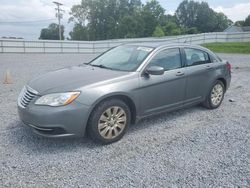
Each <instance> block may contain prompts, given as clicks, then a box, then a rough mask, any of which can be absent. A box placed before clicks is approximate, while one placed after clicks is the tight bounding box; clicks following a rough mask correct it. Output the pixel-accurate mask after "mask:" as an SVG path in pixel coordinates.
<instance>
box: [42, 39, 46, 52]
mask: <svg viewBox="0 0 250 188" xmlns="http://www.w3.org/2000/svg"><path fill="white" fill-rule="evenodd" d="M42 43H43V53H45V42H44V41H43V42H42Z"/></svg>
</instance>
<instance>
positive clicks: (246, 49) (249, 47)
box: [202, 42, 250, 54]
mask: <svg viewBox="0 0 250 188" xmlns="http://www.w3.org/2000/svg"><path fill="white" fill-rule="evenodd" d="M202 46H204V47H206V48H208V49H210V50H212V51H213V52H217V53H237V54H250V42H216V43H207V44H203V45H202Z"/></svg>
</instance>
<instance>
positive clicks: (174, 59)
mask: <svg viewBox="0 0 250 188" xmlns="http://www.w3.org/2000/svg"><path fill="white" fill-rule="evenodd" d="M149 66H160V67H163V68H164V70H165V71H166V70H172V69H177V68H180V67H181V56H180V50H179V48H173V49H166V50H162V51H160V52H159V53H158V54H156V55H155V56H154V57H153V59H152V60H151V62H150V63H149Z"/></svg>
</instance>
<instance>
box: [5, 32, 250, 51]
mask: <svg viewBox="0 0 250 188" xmlns="http://www.w3.org/2000/svg"><path fill="white" fill-rule="evenodd" d="M247 41H250V32H237V33H224V32H223V33H222V32H217V33H202V34H195V35H181V36H172V37H163V38H135V39H114V40H103V41H55V40H18V39H0V53H101V52H104V51H106V50H108V49H109V48H111V47H114V46H118V45H120V44H123V43H130V42H175V43H184V42H185V43H190V44H204V43H211V42H247Z"/></svg>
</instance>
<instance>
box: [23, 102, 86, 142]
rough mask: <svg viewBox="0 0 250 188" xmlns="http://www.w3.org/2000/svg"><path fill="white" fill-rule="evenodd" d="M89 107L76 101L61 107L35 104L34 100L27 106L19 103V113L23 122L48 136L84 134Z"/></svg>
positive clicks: (77, 135) (40, 133) (78, 135)
mask: <svg viewBox="0 0 250 188" xmlns="http://www.w3.org/2000/svg"><path fill="white" fill-rule="evenodd" d="M89 109H90V107H89V106H86V105H83V104H81V103H79V102H76V101H74V102H72V103H70V104H68V105H66V106H61V107H50V106H40V105H35V104H34V103H33V101H32V102H31V103H30V104H29V105H28V106H27V107H26V108H23V107H22V106H21V105H20V104H18V114H19V117H20V119H21V120H22V121H23V123H24V124H26V125H28V126H29V127H31V128H32V129H33V130H34V132H35V133H37V134H39V135H41V136H46V137H82V136H84V134H85V128H86V125H87V121H88V116H89Z"/></svg>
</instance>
